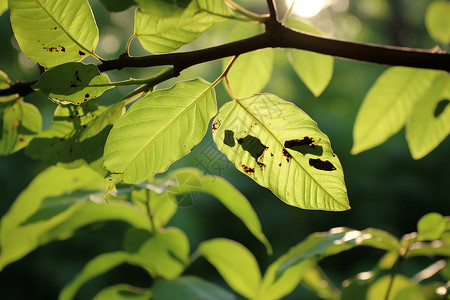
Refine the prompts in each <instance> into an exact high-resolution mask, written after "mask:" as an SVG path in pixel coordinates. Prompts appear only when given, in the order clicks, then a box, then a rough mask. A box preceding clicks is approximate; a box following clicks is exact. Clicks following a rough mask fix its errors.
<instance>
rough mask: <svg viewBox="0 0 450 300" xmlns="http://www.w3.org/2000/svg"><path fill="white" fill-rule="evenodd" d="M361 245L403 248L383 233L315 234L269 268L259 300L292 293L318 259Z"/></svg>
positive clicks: (337, 231) (338, 230)
mask: <svg viewBox="0 0 450 300" xmlns="http://www.w3.org/2000/svg"><path fill="white" fill-rule="evenodd" d="M358 246H371V247H375V248H379V249H383V250H388V251H389V250H391V249H395V250H396V251H399V249H400V243H399V242H398V241H397V239H395V237H393V236H391V235H389V234H388V233H386V232H384V231H381V230H375V229H368V230H364V231H358V230H352V229H350V228H334V229H332V230H330V231H329V232H325V233H314V234H312V235H310V236H309V237H308V238H307V239H306V240H304V241H303V242H301V243H299V244H298V245H297V246H295V247H293V248H292V249H291V250H290V251H289V252H288V253H286V254H285V255H283V256H282V257H280V258H279V259H278V260H276V261H275V262H274V263H272V264H271V265H270V266H269V268H268V269H267V271H266V273H265V274H264V278H263V282H262V284H261V287H260V289H259V292H258V298H257V299H279V298H281V297H283V296H285V295H287V294H289V293H291V292H292V291H293V290H294V289H295V287H296V286H297V285H298V283H299V282H300V281H301V280H302V278H303V276H305V274H306V273H307V271H308V269H309V268H311V267H312V266H314V265H315V264H316V263H317V262H318V261H319V260H321V259H322V258H325V257H327V256H331V255H335V254H337V253H341V252H343V251H347V250H349V249H352V248H354V247H358Z"/></svg>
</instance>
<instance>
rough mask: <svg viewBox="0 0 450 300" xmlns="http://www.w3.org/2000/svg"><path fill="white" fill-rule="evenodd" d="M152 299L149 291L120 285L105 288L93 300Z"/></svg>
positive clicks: (123, 284)
mask: <svg viewBox="0 0 450 300" xmlns="http://www.w3.org/2000/svg"><path fill="white" fill-rule="evenodd" d="M148 299H153V298H152V292H151V290H149V289H143V288H139V287H135V286H132V285H129V284H125V283H120V284H116V285H113V286H109V287H107V288H104V289H103V290H101V291H100V292H98V293H97V294H96V295H95V297H94V298H93V300H148Z"/></svg>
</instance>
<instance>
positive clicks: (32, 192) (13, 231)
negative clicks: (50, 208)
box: [0, 167, 103, 269]
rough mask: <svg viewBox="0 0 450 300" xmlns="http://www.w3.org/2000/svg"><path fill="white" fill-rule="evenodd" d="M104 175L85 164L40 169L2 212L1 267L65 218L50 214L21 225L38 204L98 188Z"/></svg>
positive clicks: (35, 243)
mask: <svg viewBox="0 0 450 300" xmlns="http://www.w3.org/2000/svg"><path fill="white" fill-rule="evenodd" d="M102 186H103V178H102V177H101V176H99V175H98V174H97V173H94V172H93V171H92V170H91V169H89V168H87V167H83V168H79V169H72V170H66V169H61V168H56V167H52V168H49V169H47V170H46V171H44V172H42V173H40V174H39V175H38V176H37V177H36V178H35V179H34V180H33V181H32V182H31V183H30V185H29V186H28V187H27V188H26V189H25V190H24V191H23V192H22V193H21V194H20V195H19V197H18V198H17V199H16V201H15V202H14V204H13V205H12V207H11V208H10V210H9V211H8V212H7V213H6V214H5V215H4V217H3V218H2V220H1V226H0V243H1V249H2V251H1V253H0V269H2V268H3V267H4V266H6V265H7V264H9V263H11V262H14V261H16V260H18V259H20V258H22V257H23V256H24V255H26V254H27V253H29V252H30V251H32V250H34V249H35V248H36V247H38V246H39V245H40V236H41V235H42V234H43V233H45V232H46V231H48V230H49V229H50V228H52V227H54V226H56V225H58V224H59V223H61V222H62V221H63V220H64V219H65V217H66V216H65V215H61V217H60V218H53V219H50V220H48V221H46V222H39V223H36V224H32V225H30V226H20V224H21V223H23V222H24V221H25V220H26V219H28V218H29V217H30V216H31V215H32V214H34V213H35V212H36V210H37V209H38V208H39V207H40V205H41V203H42V201H43V200H44V199H45V198H47V197H52V196H58V195H62V194H64V193H70V192H72V191H75V190H77V189H80V188H89V189H98V188H101V187H102Z"/></svg>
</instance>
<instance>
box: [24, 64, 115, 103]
mask: <svg viewBox="0 0 450 300" xmlns="http://www.w3.org/2000/svg"><path fill="white" fill-rule="evenodd" d="M110 88H112V85H111V82H110V81H109V78H108V76H107V75H106V74H100V73H99V71H98V68H97V66H96V65H93V64H89V65H85V64H82V63H76V62H69V63H66V64H63V65H60V66H57V67H54V68H52V69H50V70H48V71H46V72H44V74H42V75H41V77H40V78H39V81H38V82H37V83H36V84H35V85H34V86H33V89H34V90H35V91H36V92H39V93H42V94H44V95H46V96H48V97H49V98H50V99H52V100H53V101H54V102H56V103H59V104H69V103H72V104H76V105H80V104H81V103H84V102H86V101H88V100H90V99H93V98H97V97H99V96H100V95H101V94H103V92H104V91H106V90H107V89H110Z"/></svg>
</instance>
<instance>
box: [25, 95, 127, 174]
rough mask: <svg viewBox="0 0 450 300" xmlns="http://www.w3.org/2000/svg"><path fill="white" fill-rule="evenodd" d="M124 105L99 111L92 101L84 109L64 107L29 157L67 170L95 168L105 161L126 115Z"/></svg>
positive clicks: (35, 142) (32, 144) (34, 143)
mask: <svg viewBox="0 0 450 300" xmlns="http://www.w3.org/2000/svg"><path fill="white" fill-rule="evenodd" d="M124 104H125V103H124V101H121V102H118V103H117V104H115V105H113V106H111V107H108V108H107V107H103V106H100V107H98V106H97V103H96V102H95V100H92V101H89V102H87V103H84V104H82V105H80V106H73V105H65V106H62V105H60V106H58V107H57V109H56V111H55V116H54V118H53V123H52V125H51V126H50V127H49V128H47V129H46V130H44V131H42V132H41V133H40V134H38V135H37V136H36V137H35V138H34V139H33V140H32V141H31V142H30V144H29V145H28V147H27V149H26V152H25V153H26V154H27V155H29V156H31V157H33V158H34V159H40V160H42V161H45V162H47V163H50V164H60V165H64V166H66V167H78V166H80V165H82V164H83V163H88V164H92V163H94V162H96V161H97V160H99V159H100V158H101V157H102V154H103V147H104V145H105V142H106V138H107V135H108V133H109V131H110V130H111V128H112V124H114V122H115V121H116V120H117V118H119V116H121V115H122V110H123V106H124Z"/></svg>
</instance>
